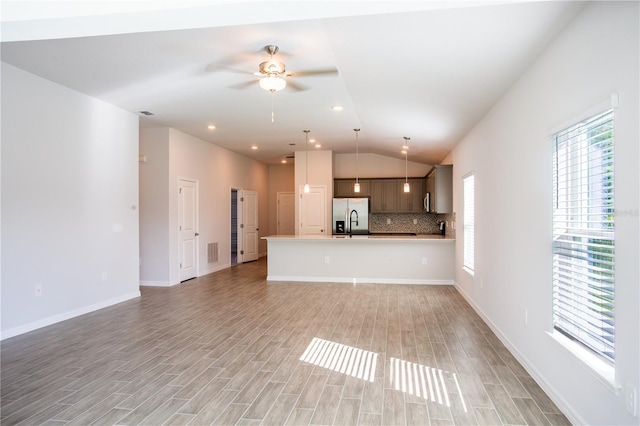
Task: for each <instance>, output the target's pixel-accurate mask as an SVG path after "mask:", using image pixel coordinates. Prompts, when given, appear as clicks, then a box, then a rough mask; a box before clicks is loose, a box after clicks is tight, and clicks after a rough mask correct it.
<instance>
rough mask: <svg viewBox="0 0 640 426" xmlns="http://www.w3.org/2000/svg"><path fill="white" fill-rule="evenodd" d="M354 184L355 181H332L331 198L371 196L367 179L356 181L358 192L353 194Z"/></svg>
mask: <svg viewBox="0 0 640 426" xmlns="http://www.w3.org/2000/svg"><path fill="white" fill-rule="evenodd" d="M355 182H356V180H355V179H335V180H334V181H333V196H334V197H368V196H369V195H370V194H371V193H370V188H369V180H368V179H358V182H360V192H353V185H354V184H355Z"/></svg>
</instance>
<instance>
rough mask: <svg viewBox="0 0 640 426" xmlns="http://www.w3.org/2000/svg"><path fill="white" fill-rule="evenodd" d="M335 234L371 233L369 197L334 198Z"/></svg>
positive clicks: (333, 226)
mask: <svg viewBox="0 0 640 426" xmlns="http://www.w3.org/2000/svg"><path fill="white" fill-rule="evenodd" d="M331 223H332V228H333V235H341V234H353V235H356V234H360V235H362V234H365V235H366V234H368V233H369V199H368V198H334V199H333V220H332V221H331Z"/></svg>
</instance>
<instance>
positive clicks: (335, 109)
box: [331, 105, 342, 111]
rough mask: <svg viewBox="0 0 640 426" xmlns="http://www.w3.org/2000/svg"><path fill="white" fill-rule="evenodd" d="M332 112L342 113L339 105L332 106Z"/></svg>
mask: <svg viewBox="0 0 640 426" xmlns="http://www.w3.org/2000/svg"><path fill="white" fill-rule="evenodd" d="M331 109H332V110H334V111H342V106H341V105H334V106H332V107H331Z"/></svg>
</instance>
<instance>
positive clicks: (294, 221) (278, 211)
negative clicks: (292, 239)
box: [276, 191, 296, 235]
mask: <svg viewBox="0 0 640 426" xmlns="http://www.w3.org/2000/svg"><path fill="white" fill-rule="evenodd" d="M282 195H291V201H292V203H293V218H292V222H293V233H292V235H295V233H296V193H295V191H278V192H277V193H276V234H278V235H283V234H282V232H281V231H280V229H281V228H280V196H282Z"/></svg>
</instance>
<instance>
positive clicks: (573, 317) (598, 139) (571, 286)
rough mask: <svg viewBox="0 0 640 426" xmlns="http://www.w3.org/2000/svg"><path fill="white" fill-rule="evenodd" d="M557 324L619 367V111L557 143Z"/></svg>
mask: <svg viewBox="0 0 640 426" xmlns="http://www.w3.org/2000/svg"><path fill="white" fill-rule="evenodd" d="M553 145H554V149H553V151H554V152H553V197H554V209H553V324H554V327H555V328H556V329H557V330H559V331H561V332H562V333H564V334H565V335H567V336H569V337H571V338H572V339H574V340H576V341H578V342H580V343H582V344H583V345H585V346H586V347H588V348H590V349H591V350H593V351H595V352H596V353H598V354H600V355H601V356H603V357H605V358H606V359H609V360H610V361H613V360H614V358H615V344H614V343H615V333H614V327H615V320H614V319H615V316H614V282H615V281H614V266H615V262H614V259H615V258H614V254H615V240H614V186H613V185H614V181H613V173H614V163H613V147H614V146H613V110H609V111H605V112H603V113H601V114H598V115H596V116H593V117H591V118H589V119H587V120H584V121H583V122H581V123H578V124H576V125H574V126H571V127H569V128H567V129H565V130H563V131H561V132H559V133H557V134H556V135H554V137H553Z"/></svg>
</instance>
